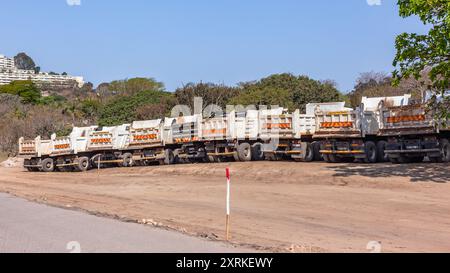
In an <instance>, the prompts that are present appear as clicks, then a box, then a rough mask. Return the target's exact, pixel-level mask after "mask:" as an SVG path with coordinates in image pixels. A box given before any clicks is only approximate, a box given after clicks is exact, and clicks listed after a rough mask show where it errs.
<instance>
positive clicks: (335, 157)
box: [328, 154, 341, 163]
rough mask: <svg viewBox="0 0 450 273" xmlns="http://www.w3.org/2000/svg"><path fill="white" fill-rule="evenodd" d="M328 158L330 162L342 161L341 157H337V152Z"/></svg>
mask: <svg viewBox="0 0 450 273" xmlns="http://www.w3.org/2000/svg"><path fill="white" fill-rule="evenodd" d="M328 159H329V161H330V163H340V162H341V159H340V158H339V157H337V156H336V155H335V154H329V155H328Z"/></svg>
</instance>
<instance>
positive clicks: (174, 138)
mask: <svg viewBox="0 0 450 273" xmlns="http://www.w3.org/2000/svg"><path fill="white" fill-rule="evenodd" d="M164 123H165V125H164V126H165V134H164V139H165V145H166V148H168V149H170V150H171V151H173V156H174V162H175V163H178V162H180V163H184V162H206V161H207V154H206V150H205V145H204V142H203V141H202V115H200V114H197V115H192V116H182V117H177V118H166V119H165V122H164Z"/></svg>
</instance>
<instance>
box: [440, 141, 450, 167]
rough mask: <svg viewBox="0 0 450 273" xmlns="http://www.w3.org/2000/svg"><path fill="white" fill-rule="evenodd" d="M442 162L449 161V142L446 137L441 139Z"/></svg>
mask: <svg viewBox="0 0 450 273" xmlns="http://www.w3.org/2000/svg"><path fill="white" fill-rule="evenodd" d="M441 154H442V162H446V163H447V162H450V143H449V141H448V140H447V139H441Z"/></svg>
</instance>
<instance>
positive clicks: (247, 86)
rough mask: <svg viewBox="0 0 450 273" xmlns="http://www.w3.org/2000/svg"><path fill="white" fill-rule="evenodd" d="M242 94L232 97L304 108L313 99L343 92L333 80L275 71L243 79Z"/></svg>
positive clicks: (335, 97) (321, 99) (332, 98)
mask: <svg viewBox="0 0 450 273" xmlns="http://www.w3.org/2000/svg"><path fill="white" fill-rule="evenodd" d="M240 86H241V88H242V89H243V91H242V93H241V95H240V96H238V97H236V98H234V99H233V100H232V102H233V103H235V104H247V105H250V104H254V105H258V104H260V103H262V104H264V105H268V106H269V105H270V104H275V105H280V106H283V107H288V108H289V109H290V110H294V109H300V110H301V111H305V109H306V104H308V103H310V102H319V103H320V102H330V101H338V100H343V99H344V98H343V96H342V94H341V93H340V92H339V91H338V90H337V89H336V87H335V86H334V84H333V82H332V81H325V82H320V81H316V80H313V79H310V78H309V77H307V76H295V75H292V74H288V73H284V74H275V75H271V76H269V77H267V78H264V79H261V80H259V81H256V82H247V83H241V84H240Z"/></svg>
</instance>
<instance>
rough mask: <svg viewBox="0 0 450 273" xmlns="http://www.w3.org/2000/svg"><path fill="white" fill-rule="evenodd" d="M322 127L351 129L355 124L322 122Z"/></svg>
mask: <svg viewBox="0 0 450 273" xmlns="http://www.w3.org/2000/svg"><path fill="white" fill-rule="evenodd" d="M320 126H321V127H323V128H351V127H353V122H350V121H348V122H322V123H321V125H320Z"/></svg>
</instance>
